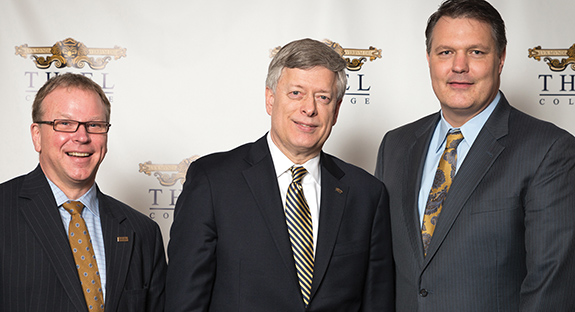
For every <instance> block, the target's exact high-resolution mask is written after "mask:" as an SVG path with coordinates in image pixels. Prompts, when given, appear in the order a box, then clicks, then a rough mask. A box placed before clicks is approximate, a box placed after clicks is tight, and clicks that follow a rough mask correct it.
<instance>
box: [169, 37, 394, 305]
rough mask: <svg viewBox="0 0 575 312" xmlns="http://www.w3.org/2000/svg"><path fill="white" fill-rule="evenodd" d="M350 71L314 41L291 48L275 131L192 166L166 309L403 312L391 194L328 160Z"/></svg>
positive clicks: (272, 78) (271, 102)
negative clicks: (398, 300) (397, 296)
mask: <svg viewBox="0 0 575 312" xmlns="http://www.w3.org/2000/svg"><path fill="white" fill-rule="evenodd" d="M345 66H346V64H345V61H344V60H343V59H342V58H341V57H340V55H339V54H337V53H336V52H335V51H333V50H332V49H331V48H329V47H328V46H327V45H325V44H324V43H321V42H318V41H315V40H311V39H303V40H299V41H294V42H292V43H290V44H288V45H286V46H284V47H283V48H282V49H281V50H280V51H279V52H278V54H277V55H276V56H275V57H274V59H273V60H272V62H271V64H270V66H269V70H268V78H267V81H266V110H267V113H268V114H269V115H271V130H270V132H269V133H268V134H267V135H265V136H264V137H262V138H260V139H259V140H258V141H256V142H254V143H249V144H246V145H243V146H240V147H238V148H236V149H234V150H231V151H228V152H224V153H217V154H213V155H209V156H206V157H202V158H200V159H198V160H197V161H195V162H193V163H192V164H191V166H190V168H189V170H188V173H187V177H186V182H185V184H184V188H183V191H182V194H181V195H180V197H179V198H178V202H177V204H176V209H175V215H174V222H173V224H172V229H171V239H170V244H169V247H168V256H169V262H170V268H169V269H168V277H167V286H166V310H167V311H171V312H175V311H250V312H258V311H265V312H269V311H274V312H282V311H285V312H295V311H326V312H328V311H329V312H334V311H335V312H337V311H345V312H350V311H392V310H393V297H394V295H393V267H392V265H393V263H392V255H391V237H390V235H391V233H390V225H389V212H388V206H387V200H388V199H387V192H386V191H385V189H384V186H383V184H382V183H381V182H380V181H378V180H377V179H375V178H374V177H373V176H371V175H370V174H368V173H367V172H365V171H363V170H361V169H359V168H357V167H355V166H352V165H350V164H347V163H345V162H343V161H341V160H339V159H337V158H335V157H333V156H331V155H328V154H325V153H323V152H322V150H321V149H322V146H323V144H324V142H325V141H326V140H327V138H328V136H329V134H330V131H331V128H332V126H333V125H334V124H335V122H336V119H337V115H338V112H339V107H340V104H341V101H342V98H343V95H344V92H345V87H346V76H345ZM291 168H293V171H294V173H293V179H292V173H291V171H292V169H291ZM302 172H303V173H302ZM302 174H304V175H303V179H301V175H302ZM300 179H301V180H300ZM302 188H303V194H304V196H301V190H302ZM294 207H299V208H300V209H295V208H294ZM294 211H297V212H294ZM293 215H298V216H299V217H294V216H293ZM300 218H301V220H300ZM294 219H295V220H294ZM310 220H311V221H310Z"/></svg>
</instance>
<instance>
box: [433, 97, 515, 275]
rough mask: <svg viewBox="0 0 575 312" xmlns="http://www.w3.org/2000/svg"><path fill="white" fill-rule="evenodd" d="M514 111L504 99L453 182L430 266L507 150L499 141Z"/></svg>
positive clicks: (439, 225) (440, 222)
mask: <svg viewBox="0 0 575 312" xmlns="http://www.w3.org/2000/svg"><path fill="white" fill-rule="evenodd" d="M510 110H511V107H510V106H509V103H508V102H507V100H506V99H505V97H504V96H503V95H502V96H501V100H500V101H499V104H498V105H497V107H496V108H495V110H494V111H493V113H492V114H491V116H490V117H489V119H488V120H487V122H486V123H485V125H484V127H483V129H481V132H480V133H479V135H478V136H477V139H475V142H474V143H473V146H472V147H471V149H470V150H469V153H468V154H467V157H466V158H465V160H464V161H463V164H462V165H461V168H460V169H459V170H458V172H457V175H456V176H455V178H454V180H453V183H452V185H451V188H450V190H449V194H448V196H447V199H446V200H445V201H444V203H443V208H442V210H441V216H440V218H439V222H438V223H437V226H436V228H435V233H434V235H433V239H432V240H431V243H430V245H429V248H428V250H427V257H426V259H425V260H426V261H425V263H426V264H427V263H429V261H430V260H431V259H432V258H433V255H434V254H435V253H436V252H437V250H438V248H440V246H441V244H442V243H443V241H444V240H445V237H446V236H447V235H448V233H449V231H450V230H451V228H452V227H453V223H454V222H455V221H456V219H457V216H458V215H459V213H460V212H461V210H462V209H463V206H464V205H465V202H466V201H467V200H468V199H469V197H470V196H471V194H472V193H473V191H474V190H475V189H476V187H477V185H479V183H480V182H481V180H482V179H483V177H484V176H485V174H486V173H487V172H488V171H489V170H490V169H491V166H492V165H493V163H494V162H495V160H496V159H497V157H499V155H500V154H501V152H503V150H504V149H505V148H504V147H503V146H502V145H501V144H499V142H498V140H499V139H500V138H501V137H503V136H505V135H507V133H508V120H509V112H510Z"/></svg>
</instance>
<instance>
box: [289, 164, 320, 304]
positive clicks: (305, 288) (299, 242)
mask: <svg viewBox="0 0 575 312" xmlns="http://www.w3.org/2000/svg"><path fill="white" fill-rule="evenodd" d="M290 171H291V173H292V177H293V180H292V182H291V184H290V185H289V187H288V191H287V196H286V209H285V210H286V211H285V213H286V222H287V225H288V232H289V236H290V241H291V245H292V250H293V255H294V260H295V265H296V270H297V275H298V279H299V285H300V288H301V293H302V297H303V301H304V304H305V306H306V307H307V305H308V304H309V299H310V294H311V281H312V279H313V261H314V259H313V230H312V221H311V213H310V210H309V206H308V204H307V202H306V200H305V197H304V195H303V188H302V185H301V180H302V179H303V176H304V175H305V174H306V173H307V170H305V168H304V167H301V166H300V167H291V168H290Z"/></svg>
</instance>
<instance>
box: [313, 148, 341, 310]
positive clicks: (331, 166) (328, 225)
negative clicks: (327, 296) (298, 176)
mask: <svg viewBox="0 0 575 312" xmlns="http://www.w3.org/2000/svg"><path fill="white" fill-rule="evenodd" d="M321 169H322V170H321V204H320V210H319V213H320V216H319V220H320V222H319V231H318V238H317V246H316V254H315V260H314V270H313V281H312V289H311V298H310V300H313V296H314V295H315V293H316V291H317V289H318V287H319V285H321V281H322V280H323V277H324V276H325V272H326V270H327V267H328V265H329V262H330V260H331V256H332V254H333V249H334V247H335V242H336V238H337V235H338V232H339V228H340V224H341V220H342V217H343V212H344V209H345V202H346V198H347V194H348V191H349V186H348V185H347V184H345V183H343V182H341V181H340V180H341V178H342V177H343V176H344V174H345V173H344V172H343V171H342V170H341V169H340V168H339V167H338V166H337V165H336V164H335V163H334V162H333V159H332V158H331V157H330V156H327V155H325V154H324V153H323V152H322V153H321Z"/></svg>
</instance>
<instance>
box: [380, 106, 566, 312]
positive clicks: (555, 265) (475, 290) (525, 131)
mask: <svg viewBox="0 0 575 312" xmlns="http://www.w3.org/2000/svg"><path fill="white" fill-rule="evenodd" d="M439 119H440V115H439V113H436V114H433V115H430V116H427V117H425V118H422V119H420V120H418V121H416V122H414V123H411V124H408V125H406V126H403V127H400V128H398V129H396V130H393V131H390V132H389V133H387V134H386V135H385V137H384V139H383V141H382V143H381V147H380V150H379V155H378V159H377V166H376V176H377V177H379V178H380V179H381V180H382V181H383V182H384V184H385V185H386V187H387V189H388V191H389V194H390V210H391V220H392V236H393V249H394V257H395V262H396V274H397V287H396V291H397V311H405V312H416V311H419V312H423V311H425V312H428V311H437V312H445V311H465V312H470V311H478V312H486V311H489V312H491V311H533V312H541V311H554V312H561V311H565V312H567V311H575V296H573V293H575V264H574V263H575V262H574V259H575V138H574V137H573V136H572V135H570V134H569V133H567V132H566V131H564V130H561V129H559V128H557V127H556V126H554V125H552V124H550V123H547V122H543V121H540V120H537V119H535V118H533V117H530V116H528V115H526V114H524V113H522V112H520V111H518V110H516V109H515V108H513V107H511V106H510V105H509V104H508V102H507V100H506V99H505V97H502V98H501V100H500V102H499V104H498V106H497V107H496V108H495V110H494V112H493V113H492V115H491V116H490V118H489V119H488V120H487V123H486V124H485V126H484V127H483V129H482V130H481V132H480V133H479V136H478V137H477V139H476V140H475V142H474V144H473V146H472V147H471V150H470V151H469V153H468V154H467V157H466V158H465V161H464V162H463V164H462V165H461V167H460V169H459V171H458V173H457V175H456V177H455V179H454V180H453V184H452V186H451V189H450V190H449V194H448V196H447V199H446V200H445V202H444V206H443V210H442V212H441V215H440V217H439V221H438V225H437V227H436V229H435V233H434V235H433V239H432V240H431V244H430V246H429V249H428V254H427V256H426V257H424V256H423V247H422V242H421V229H420V222H419V214H418V210H417V198H418V192H419V189H420V185H421V173H422V170H423V165H424V161H425V157H426V153H427V150H428V146H429V142H430V139H431V135H432V133H433V130H434V128H435V126H436V124H437V122H438V121H439Z"/></svg>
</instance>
